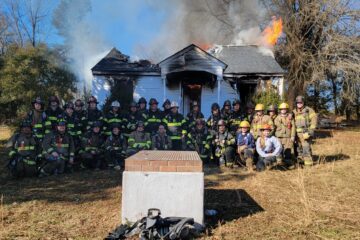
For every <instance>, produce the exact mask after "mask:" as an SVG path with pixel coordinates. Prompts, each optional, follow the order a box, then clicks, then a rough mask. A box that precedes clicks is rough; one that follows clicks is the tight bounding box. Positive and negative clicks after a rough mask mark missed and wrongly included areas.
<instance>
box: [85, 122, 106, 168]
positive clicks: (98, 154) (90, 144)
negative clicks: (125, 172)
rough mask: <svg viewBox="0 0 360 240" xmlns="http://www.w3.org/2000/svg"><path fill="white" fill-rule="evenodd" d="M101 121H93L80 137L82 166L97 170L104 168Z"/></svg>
mask: <svg viewBox="0 0 360 240" xmlns="http://www.w3.org/2000/svg"><path fill="white" fill-rule="evenodd" d="M101 127H102V122H100V121H94V122H93V123H92V125H91V130H90V131H88V132H87V133H86V134H85V135H84V136H83V138H82V141H81V142H82V149H81V151H80V154H81V159H82V167H87V168H90V169H95V170H99V169H100V168H105V167H106V166H105V162H104V151H103V145H104V136H103V135H102V133H101Z"/></svg>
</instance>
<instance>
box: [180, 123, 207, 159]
mask: <svg viewBox="0 0 360 240" xmlns="http://www.w3.org/2000/svg"><path fill="white" fill-rule="evenodd" d="M211 141H212V135H211V134H210V133H209V132H208V130H207V127H206V126H205V121H204V120H203V119H197V120H196V122H195V128H194V129H193V130H191V132H189V134H188V136H187V141H186V145H187V146H188V148H190V149H191V150H195V151H197V153H198V154H199V156H200V158H201V160H202V161H203V163H205V164H208V163H209V161H210V157H211V148H210V146H211Z"/></svg>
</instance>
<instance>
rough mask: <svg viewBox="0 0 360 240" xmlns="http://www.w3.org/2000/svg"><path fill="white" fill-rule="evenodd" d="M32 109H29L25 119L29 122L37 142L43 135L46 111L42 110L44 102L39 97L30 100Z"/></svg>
mask: <svg viewBox="0 0 360 240" xmlns="http://www.w3.org/2000/svg"><path fill="white" fill-rule="evenodd" d="M31 104H32V106H33V109H32V110H30V112H29V113H28V115H27V117H26V119H27V120H28V121H29V122H31V126H32V132H33V135H34V136H35V137H36V138H37V141H38V142H39V143H41V142H42V140H43V138H44V135H45V122H46V113H45V112H44V102H43V101H42V99H41V98H40V97H37V98H35V99H34V100H33V101H32V102H31Z"/></svg>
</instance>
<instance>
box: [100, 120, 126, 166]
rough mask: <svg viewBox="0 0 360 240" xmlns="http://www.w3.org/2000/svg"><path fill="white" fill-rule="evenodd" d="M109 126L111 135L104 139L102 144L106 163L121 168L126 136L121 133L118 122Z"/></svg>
mask: <svg viewBox="0 0 360 240" xmlns="http://www.w3.org/2000/svg"><path fill="white" fill-rule="evenodd" d="M110 127H111V135H110V136H109V137H108V138H107V139H106V141H105V145H104V148H105V157H106V161H107V165H108V167H110V168H114V169H115V170H121V168H122V167H123V166H124V158H125V156H126V150H127V142H126V138H125V137H124V135H123V134H122V133H121V125H120V124H119V123H112V124H111V126H110Z"/></svg>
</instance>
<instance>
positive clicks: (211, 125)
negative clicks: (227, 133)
mask: <svg viewBox="0 0 360 240" xmlns="http://www.w3.org/2000/svg"><path fill="white" fill-rule="evenodd" d="M221 117H222V116H221V113H220V106H219V104H217V103H213V104H212V105H211V115H210V117H209V118H208V120H207V122H206V125H207V127H208V129H209V131H210V133H211V134H212V135H214V136H215V134H216V132H217V130H218V122H219V121H220V119H221Z"/></svg>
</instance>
